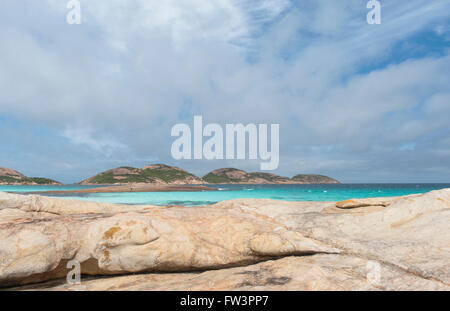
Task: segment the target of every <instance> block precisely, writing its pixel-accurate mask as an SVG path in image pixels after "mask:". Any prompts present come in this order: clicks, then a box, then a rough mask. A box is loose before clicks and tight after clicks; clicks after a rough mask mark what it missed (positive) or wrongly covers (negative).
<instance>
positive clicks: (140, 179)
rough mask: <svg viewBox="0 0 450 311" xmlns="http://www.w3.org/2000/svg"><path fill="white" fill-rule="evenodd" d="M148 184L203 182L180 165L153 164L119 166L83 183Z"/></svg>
mask: <svg viewBox="0 0 450 311" xmlns="http://www.w3.org/2000/svg"><path fill="white" fill-rule="evenodd" d="M129 183H146V184H203V183H204V182H203V181H202V180H201V179H200V178H198V177H197V176H195V175H193V174H191V173H189V172H187V171H185V170H182V169H180V168H178V167H174V166H168V165H165V164H153V165H148V166H145V167H143V168H135V167H119V168H115V169H112V170H108V171H106V172H103V173H100V174H98V175H95V176H93V177H91V178H88V179H86V180H84V181H82V182H81V183H80V184H82V185H113V184H129Z"/></svg>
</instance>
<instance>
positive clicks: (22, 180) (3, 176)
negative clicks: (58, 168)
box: [0, 167, 61, 186]
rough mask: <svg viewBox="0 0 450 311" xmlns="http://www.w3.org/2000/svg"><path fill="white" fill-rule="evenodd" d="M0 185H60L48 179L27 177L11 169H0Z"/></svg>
mask: <svg viewBox="0 0 450 311" xmlns="http://www.w3.org/2000/svg"><path fill="white" fill-rule="evenodd" d="M0 185H13V186H33V185H61V183H60V182H57V181H55V180H53V179H49V178H42V177H27V176H25V175H23V174H22V173H20V172H18V171H15V170H13V169H10V168H5V167H0Z"/></svg>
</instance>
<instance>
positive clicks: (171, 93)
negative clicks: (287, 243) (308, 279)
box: [0, 0, 450, 182]
mask: <svg viewBox="0 0 450 311" xmlns="http://www.w3.org/2000/svg"><path fill="white" fill-rule="evenodd" d="M80 2H81V8H82V24H81V25H68V24H67V23H66V14H67V12H68V10H67V8H66V4H67V1H65V0H45V1H44V0H42V1H32V0H21V1H16V0H3V1H1V4H0V40H1V41H0V42H1V46H0V94H1V95H0V146H1V149H0V166H4V167H9V168H13V169H16V170H19V171H21V172H22V173H24V174H26V175H28V176H45V177H51V178H55V179H57V180H61V181H63V182H78V181H80V180H82V179H84V178H87V177H89V176H91V175H93V174H95V173H97V172H99V171H102V170H105V169H109V168H113V167H118V166H124V165H126V166H136V167H142V166H144V165H146V164H148V163H155V162H157V163H159V162H163V163H167V164H172V165H178V166H180V167H183V168H186V169H188V170H190V171H192V172H194V173H196V174H198V175H203V174H204V173H206V172H208V171H209V170H212V169H215V168H218V167H230V166H232V167H237V168H241V169H245V170H249V171H256V170H258V168H259V161H226V160H224V161H174V160H173V159H172V158H171V155H170V145H171V143H172V141H173V138H172V137H170V129H171V127H172V126H173V125H174V124H176V123H178V122H191V123H192V121H193V116H194V115H195V114H200V115H202V116H203V119H204V122H205V123H219V124H223V125H224V124H225V123H279V124H280V166H279V169H278V170H277V171H275V173H279V174H282V175H287V176H292V175H295V174H297V173H320V174H326V175H329V176H332V177H335V178H337V179H340V180H341V181H343V182H450V122H449V119H450V118H449V116H450V55H449V51H450V31H449V29H450V18H449V13H448V12H450V2H449V1H445V0H412V1H397V0H395V1H394V0H384V1H383V0H382V1H381V4H382V11H381V12H382V19H381V24H380V25H369V24H367V22H366V14H367V12H368V9H367V8H366V3H367V1H365V0H343V1H328V0H314V1H313V0H305V1H300V0H298V1H289V0H265V1H256V0H246V1H244V0H240V1H238V0H196V1H193V0H167V1H153V0H150V1H149V0H131V1H119V0H90V1H87V0H81V1H80Z"/></svg>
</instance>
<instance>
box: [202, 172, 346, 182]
mask: <svg viewBox="0 0 450 311" xmlns="http://www.w3.org/2000/svg"><path fill="white" fill-rule="evenodd" d="M203 180H204V181H205V182H206V183H210V184H314V183H317V184H322V183H339V182H338V181H337V180H335V179H332V178H330V177H327V176H322V175H297V176H295V177H294V178H292V179H291V178H288V177H283V176H279V175H275V174H270V173H260V172H256V173H247V172H245V171H242V170H238V169H235V168H222V169H218V170H215V171H212V172H210V173H208V174H206V175H205V176H204V177H203Z"/></svg>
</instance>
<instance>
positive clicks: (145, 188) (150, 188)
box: [29, 185, 217, 194]
mask: <svg viewBox="0 0 450 311" xmlns="http://www.w3.org/2000/svg"><path fill="white" fill-rule="evenodd" d="M200 191H217V189H216V188H211V187H206V186H198V185H120V186H104V187H98V188H91V189H79V190H50V191H36V192H29V194H71V193H72V194H89V193H117V192H120V193H126V192H200Z"/></svg>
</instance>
